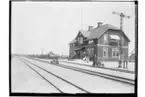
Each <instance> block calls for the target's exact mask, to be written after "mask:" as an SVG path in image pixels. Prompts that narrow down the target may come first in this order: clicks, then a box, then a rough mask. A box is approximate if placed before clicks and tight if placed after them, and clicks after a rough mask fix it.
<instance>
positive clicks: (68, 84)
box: [21, 58, 90, 93]
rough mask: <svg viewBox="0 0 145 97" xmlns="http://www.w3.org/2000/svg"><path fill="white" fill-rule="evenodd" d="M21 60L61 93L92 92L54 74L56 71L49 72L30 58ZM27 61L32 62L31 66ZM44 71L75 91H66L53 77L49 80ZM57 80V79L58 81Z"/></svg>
mask: <svg viewBox="0 0 145 97" xmlns="http://www.w3.org/2000/svg"><path fill="white" fill-rule="evenodd" d="M21 60H22V61H23V62H24V63H25V64H26V65H27V66H29V67H30V68H31V69H33V70H34V71H35V72H36V73H37V74H39V75H40V76H41V77H42V78H43V79H45V80H46V81H47V82H49V83H50V84H51V85H52V86H54V87H55V88H56V89H57V90H58V91H59V92H60V93H90V92H89V91H87V90H85V89H83V88H81V87H79V86H77V85H75V84H73V83H72V82H69V81H67V80H65V79H63V78H61V77H59V76H58V75H56V74H54V73H52V72H49V71H48V70H46V69H44V68H42V67H40V66H38V65H36V64H34V63H32V62H30V61H28V60H26V59H24V58H21ZM27 62H28V63H29V64H31V66H30V65H28V64H27ZM34 68H35V69H34ZM40 71H41V73H40ZM44 72H45V73H47V76H48V74H49V76H51V77H55V78H54V79H56V80H59V81H60V82H61V83H64V84H67V86H68V87H69V88H72V89H73V90H75V92H73V91H70V92H66V91H65V90H66V89H63V88H62V87H61V88H60V87H58V86H57V85H58V84H57V85H55V84H54V83H53V81H52V80H51V79H49V80H51V81H49V80H48V79H47V78H48V77H47V78H46V76H44V75H45V74H44ZM56 80H55V81H56Z"/></svg>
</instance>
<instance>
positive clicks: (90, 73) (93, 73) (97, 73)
mask: <svg viewBox="0 0 145 97" xmlns="http://www.w3.org/2000/svg"><path fill="white" fill-rule="evenodd" d="M29 58H31V59H33V60H37V61H41V62H45V63H49V64H51V63H50V62H48V61H44V60H39V59H36V58H32V57H29ZM54 66H59V67H62V68H66V69H71V70H74V71H78V72H81V73H85V74H89V75H93V76H99V77H103V78H106V79H110V80H113V81H117V82H122V83H126V84H130V85H134V84H135V81H134V80H132V79H128V78H123V77H119V76H114V75H110V74H105V73H100V72H96V71H91V70H86V69H82V68H78V67H73V66H66V65H64V64H58V65H54Z"/></svg>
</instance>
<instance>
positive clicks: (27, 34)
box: [11, 2, 135, 55]
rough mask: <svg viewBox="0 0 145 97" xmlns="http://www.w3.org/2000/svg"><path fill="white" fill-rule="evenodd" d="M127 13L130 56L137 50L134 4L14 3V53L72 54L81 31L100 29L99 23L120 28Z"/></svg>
mask: <svg viewBox="0 0 145 97" xmlns="http://www.w3.org/2000/svg"><path fill="white" fill-rule="evenodd" d="M113 11H116V12H123V13H124V14H126V15H127V16H130V19H126V18H124V20H123V31H124V32H125V34H126V35H127V36H128V38H129V39H130V40H131V42H130V43H129V53H131V52H132V51H133V49H134V48H135V6H134V2H12V16H11V18H12V25H11V28H12V30H11V39H12V40H11V42H12V53H17V54H41V52H42V49H43V54H47V53H48V52H50V51H52V52H54V53H55V54H63V55H68V54H69V44H68V43H69V42H70V41H71V40H72V39H73V38H75V37H76V35H77V33H78V31H79V30H81V29H83V30H88V26H90V25H91V26H94V27H96V26H97V22H103V24H111V25H113V26H116V27H118V28H120V17H119V16H118V15H114V14H112V12H113Z"/></svg>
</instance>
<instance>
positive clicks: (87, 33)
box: [80, 30, 91, 37]
mask: <svg viewBox="0 0 145 97" xmlns="http://www.w3.org/2000/svg"><path fill="white" fill-rule="evenodd" d="M80 32H81V33H82V34H83V36H84V37H89V35H90V32H91V31H83V30H80Z"/></svg>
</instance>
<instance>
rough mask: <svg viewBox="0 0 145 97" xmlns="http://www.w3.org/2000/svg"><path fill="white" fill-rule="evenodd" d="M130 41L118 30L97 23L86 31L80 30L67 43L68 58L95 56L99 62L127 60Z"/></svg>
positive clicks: (108, 25) (111, 26)
mask: <svg viewBox="0 0 145 97" xmlns="http://www.w3.org/2000/svg"><path fill="white" fill-rule="evenodd" d="M129 42H130V40H129V38H128V37H127V36H126V35H125V33H124V32H123V31H121V30H120V29H119V28H117V27H115V26H113V25H110V24H104V25H103V24H102V23H101V22H99V23H98V26H97V27H95V28H93V26H89V28H88V30H87V31H83V30H80V31H79V32H78V34H77V36H76V37H75V38H74V39H73V40H72V41H71V42H70V43H69V48H70V49H69V58H70V59H82V58H84V57H85V56H88V57H89V58H90V60H91V58H92V57H93V56H94V54H96V55H97V60H99V61H118V60H126V59H128V44H129Z"/></svg>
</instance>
